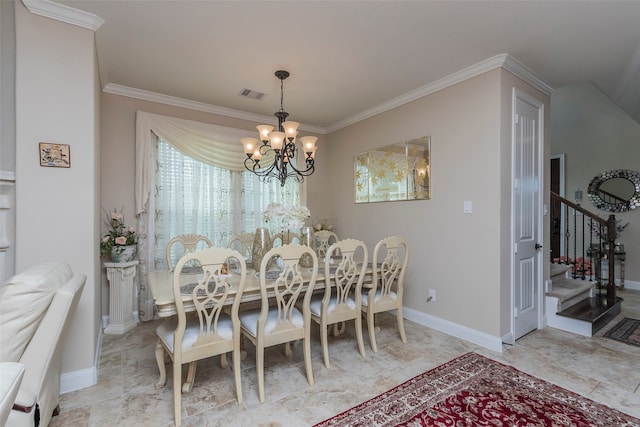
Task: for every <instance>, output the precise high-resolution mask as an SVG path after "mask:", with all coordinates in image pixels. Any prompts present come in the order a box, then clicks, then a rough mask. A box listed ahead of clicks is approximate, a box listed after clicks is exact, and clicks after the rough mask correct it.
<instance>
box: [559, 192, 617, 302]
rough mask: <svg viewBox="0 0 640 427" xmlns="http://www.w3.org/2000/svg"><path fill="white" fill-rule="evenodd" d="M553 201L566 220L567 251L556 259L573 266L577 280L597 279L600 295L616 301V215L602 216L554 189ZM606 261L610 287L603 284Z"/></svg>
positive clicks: (607, 282)
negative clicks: (605, 217) (603, 268)
mask: <svg viewBox="0 0 640 427" xmlns="http://www.w3.org/2000/svg"><path fill="white" fill-rule="evenodd" d="M551 203H552V204H555V203H559V204H560V206H561V209H560V211H561V212H562V215H563V218H562V220H563V221H562V222H563V223H564V224H563V227H562V228H563V229H564V235H563V237H564V254H563V255H561V256H559V257H557V258H554V259H553V260H552V261H553V262H557V263H561V264H568V265H571V266H572V276H573V278H574V279H576V278H580V279H583V280H586V279H587V278H588V279H589V280H593V278H595V280H596V285H597V288H598V292H599V294H598V295H599V296H601V297H606V299H607V302H608V303H609V302H610V303H611V304H613V303H615V300H616V283H615V255H616V245H615V241H616V237H617V236H616V217H615V215H609V218H608V219H604V218H601V217H599V216H598V215H596V214H594V213H591V212H589V211H588V210H586V209H585V208H583V207H582V206H580V205H578V204H575V203H573V202H571V201H569V200H567V199H565V198H564V197H562V196H560V195H559V194H557V193H554V192H553V191H552V192H551ZM555 206H558V205H555ZM555 206H554V207H555ZM552 211H553V209H552ZM570 247H572V250H570ZM603 263H605V264H606V265H607V267H608V268H607V270H608V271H607V273H608V274H607V278H606V286H603V285H604V284H603V278H602V267H603Z"/></svg>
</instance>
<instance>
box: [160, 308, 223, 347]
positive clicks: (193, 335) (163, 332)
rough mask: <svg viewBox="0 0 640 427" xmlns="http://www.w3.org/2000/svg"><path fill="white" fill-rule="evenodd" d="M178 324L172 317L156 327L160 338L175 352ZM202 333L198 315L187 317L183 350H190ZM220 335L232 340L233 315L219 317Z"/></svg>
mask: <svg viewBox="0 0 640 427" xmlns="http://www.w3.org/2000/svg"><path fill="white" fill-rule="evenodd" d="M177 326H178V320H177V319H172V320H169V321H166V322H163V323H162V324H161V325H160V326H158V328H157V329H156V334H157V335H158V338H160V339H161V340H162V341H163V342H164V344H165V345H166V346H167V348H168V349H169V350H171V352H172V353H173V351H174V349H173V342H174V336H175V332H176V327H177ZM199 333H200V322H199V321H198V318H197V317H189V318H188V319H187V326H186V328H185V331H184V336H183V337H182V350H183V351H184V350H189V349H190V348H191V347H192V346H193V344H194V343H195V342H196V340H197V339H198V334H199ZM218 335H220V336H221V337H222V338H224V339H227V340H230V339H231V338H232V337H233V322H232V321H231V317H230V316H229V315H228V314H226V313H221V314H220V318H219V319H218Z"/></svg>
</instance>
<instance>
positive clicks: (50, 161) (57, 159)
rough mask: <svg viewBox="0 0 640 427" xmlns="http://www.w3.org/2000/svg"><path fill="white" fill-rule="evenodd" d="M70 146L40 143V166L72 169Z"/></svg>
mask: <svg viewBox="0 0 640 427" xmlns="http://www.w3.org/2000/svg"><path fill="white" fill-rule="evenodd" d="M69 151H70V150H69V144H50V143H48V142H41V143H40V166H46V167H53V168H69V167H71V153H70V152H69Z"/></svg>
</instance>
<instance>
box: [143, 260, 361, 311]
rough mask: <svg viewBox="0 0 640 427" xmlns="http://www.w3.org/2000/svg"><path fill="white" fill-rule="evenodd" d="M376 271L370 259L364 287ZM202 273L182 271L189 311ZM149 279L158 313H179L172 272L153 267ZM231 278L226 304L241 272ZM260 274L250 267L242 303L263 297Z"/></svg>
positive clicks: (320, 284)
mask: <svg viewBox="0 0 640 427" xmlns="http://www.w3.org/2000/svg"><path fill="white" fill-rule="evenodd" d="M310 270H311V269H309V268H301V272H302V276H303V278H310V276H311V273H310ZM324 270H325V267H324V262H323V263H322V266H321V267H319V268H318V275H317V277H316V283H315V285H314V287H313V290H314V292H315V291H318V290H322V289H324V287H325V271H324ZM334 271H335V267H330V271H329V274H332V272H334ZM372 273H373V269H372V267H371V263H369V265H368V267H367V269H366V271H365V279H364V282H363V285H362V287H363V288H370V287H372V283H371V275H372ZM270 274H272V275H273V274H275V276H272V277H273V279H275V278H276V277H277V274H278V273H277V270H269V271H267V275H270ZM200 276H201V274H199V273H197V272H192V271H190V270H187V273H186V274H185V273H183V274H180V276H179V277H180V283H181V285H180V287H181V288H182V290H183V291H182V301H183V304H184V309H185V311H187V312H191V311H195V307H194V305H193V299H192V296H191V292H190V289H193V286H195V285H194V284H195V282H196V281H197V280H198V278H199V277H200ZM146 277H147V283H148V285H149V289H150V291H151V296H152V297H153V301H154V303H155V306H156V313H157V315H158V317H161V318H167V317H171V316H175V315H176V314H177V311H176V303H175V298H174V295H173V272H171V271H167V270H163V271H152V272H149V273H147V274H146ZM225 277H226V278H227V280H228V283H229V284H230V285H231V290H230V294H231V297H230V298H228V299H227V304H232V303H233V301H234V297H233V296H234V295H235V293H236V292H237V289H238V285H239V284H240V275H239V274H237V273H234V272H233V271H230V272H229V274H227V275H225ZM273 279H270V277H269V276H267V280H266V285H267V291H268V290H269V287H270V285H271V287H273V284H275V280H273ZM260 298H261V295H260V278H259V274H258V272H256V271H255V270H253V269H250V268H248V269H247V275H246V279H245V286H244V291H243V293H242V297H241V301H240V303H241V304H245V303H251V302H255V301H260Z"/></svg>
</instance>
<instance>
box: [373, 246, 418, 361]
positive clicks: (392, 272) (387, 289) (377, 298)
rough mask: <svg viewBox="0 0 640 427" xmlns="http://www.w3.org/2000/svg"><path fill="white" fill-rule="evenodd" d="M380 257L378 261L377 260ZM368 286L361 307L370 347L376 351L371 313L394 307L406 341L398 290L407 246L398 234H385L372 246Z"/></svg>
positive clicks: (405, 261) (400, 288)
mask: <svg viewBox="0 0 640 427" xmlns="http://www.w3.org/2000/svg"><path fill="white" fill-rule="evenodd" d="M380 260H381V261H380ZM371 261H372V263H373V267H372V270H373V272H372V282H371V288H370V289H367V290H366V291H363V297H362V311H363V313H366V315H367V329H368V330H369V341H370V343H371V349H372V350H373V351H374V353H375V352H377V351H378V347H377V345H376V332H375V314H376V313H381V312H383V311H391V310H396V315H397V317H398V329H399V331H400V339H401V340H402V342H403V343H406V342H407V338H406V336H405V333H404V322H403V320H402V293H403V287H404V275H405V273H406V271H407V263H408V262H409V246H408V245H407V241H406V240H405V239H403V238H402V237H396V236H392V237H387V238H384V239H382V240H380V241H379V242H378V243H377V244H376V246H375V248H374V250H373V258H372V259H371Z"/></svg>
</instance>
